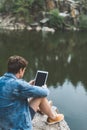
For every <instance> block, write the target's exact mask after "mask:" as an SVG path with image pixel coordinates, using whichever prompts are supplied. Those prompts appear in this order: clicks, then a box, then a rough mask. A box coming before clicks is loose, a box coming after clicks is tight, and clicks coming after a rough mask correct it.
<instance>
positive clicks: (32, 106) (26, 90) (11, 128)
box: [0, 56, 64, 130]
mask: <svg viewBox="0 0 87 130" xmlns="http://www.w3.org/2000/svg"><path fill="white" fill-rule="evenodd" d="M27 65H28V62H27V61H26V60H25V59H24V58H23V57H20V56H11V57H9V59H8V66H7V67H8V68H7V72H6V73H5V74H4V75H3V76H2V77H0V130H32V123H31V121H32V119H33V117H34V115H35V113H36V112H37V111H38V108H39V109H40V110H41V111H42V112H43V113H45V114H46V115H47V116H48V118H47V122H48V123H49V124H54V123H57V122H60V121H62V120H63V119H64V116H63V114H54V113H53V111H52V109H51V106H50V104H49V102H48V100H47V95H48V94H49V90H48V88H47V87H39V86H34V81H30V82H29V83H28V82H27V81H25V80H23V79H22V78H23V75H24V72H25V69H26V67H27ZM29 98H31V100H30V101H28V99H29Z"/></svg>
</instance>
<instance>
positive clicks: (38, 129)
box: [32, 106, 70, 130]
mask: <svg viewBox="0 0 87 130" xmlns="http://www.w3.org/2000/svg"><path fill="white" fill-rule="evenodd" d="M52 110H53V112H56V113H59V111H58V109H57V107H55V106H52ZM46 120H47V116H46V115H43V114H40V113H36V115H35V117H34V119H33V121H32V123H33V130H70V128H69V126H68V124H67V122H66V121H65V120H63V121H61V122H60V123H56V124H53V125H48V124H47V123H46Z"/></svg>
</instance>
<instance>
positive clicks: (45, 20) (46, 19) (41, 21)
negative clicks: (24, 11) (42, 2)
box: [40, 18, 49, 24]
mask: <svg viewBox="0 0 87 130" xmlns="http://www.w3.org/2000/svg"><path fill="white" fill-rule="evenodd" d="M48 21H49V18H44V19H42V20H40V23H43V24H44V23H46V22H48Z"/></svg>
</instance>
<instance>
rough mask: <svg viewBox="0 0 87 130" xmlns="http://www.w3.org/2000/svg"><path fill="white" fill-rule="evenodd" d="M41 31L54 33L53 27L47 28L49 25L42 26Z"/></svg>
mask: <svg viewBox="0 0 87 130" xmlns="http://www.w3.org/2000/svg"><path fill="white" fill-rule="evenodd" d="M42 31H43V32H52V33H54V32H55V29H53V28H49V27H43V28H42Z"/></svg>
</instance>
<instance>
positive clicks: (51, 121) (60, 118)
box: [47, 114, 64, 125]
mask: <svg viewBox="0 0 87 130" xmlns="http://www.w3.org/2000/svg"><path fill="white" fill-rule="evenodd" d="M63 119H64V115H63V114H57V116H56V117H55V118H54V119H51V118H50V117H48V118H47V124H49V125H51V124H55V123H58V122H61V121H62V120H63Z"/></svg>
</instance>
